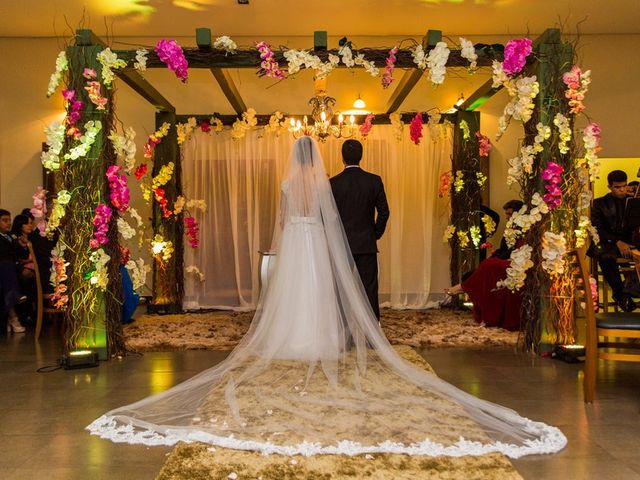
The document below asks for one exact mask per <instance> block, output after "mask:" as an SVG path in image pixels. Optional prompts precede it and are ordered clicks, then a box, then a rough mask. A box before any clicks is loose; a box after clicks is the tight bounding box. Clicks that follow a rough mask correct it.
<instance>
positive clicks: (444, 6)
mask: <svg viewBox="0 0 640 480" xmlns="http://www.w3.org/2000/svg"><path fill="white" fill-rule="evenodd" d="M613 5H615V7H613ZM27 12H29V14H27ZM33 13H36V14H33ZM83 17H84V20H83ZM0 18H2V22H1V23H0V36H20V37H22V36H55V35H60V34H62V33H64V32H65V30H68V28H67V25H69V26H71V28H72V29H75V28H77V27H78V26H79V25H80V24H81V23H83V22H84V26H85V27H86V28H92V29H93V30H94V31H96V32H97V33H98V34H99V35H105V34H106V33H107V27H106V26H105V25H108V27H109V33H110V34H113V35H116V36H154V37H158V36H173V37H179V36H193V31H194V28H195V27H198V26H205V27H210V28H211V29H212V31H213V32H215V33H216V34H220V35H223V34H224V35H232V36H234V35H235V36H276V35H277V36H299V35H303V36H306V35H311V34H312V32H313V31H314V30H327V31H328V32H329V34H330V35H339V36H342V35H349V36H378V35H382V36H385V35H400V36H403V35H405V36H415V35H422V34H424V33H425V31H426V30H427V29H429V28H431V29H438V30H442V31H443V33H444V34H445V35H458V34H464V35H489V34H494V35H497V34H504V35H516V34H523V33H529V34H530V35H536V34H539V33H541V32H542V31H543V30H544V29H545V28H548V27H552V26H557V25H558V24H560V23H561V24H563V25H564V26H565V30H566V31H571V32H574V31H575V30H576V25H577V24H580V30H581V32H582V33H584V34H595V33H597V34H603V33H605V34H606V33H609V34H613V33H615V34H620V33H640V22H639V21H638V20H640V0H615V1H614V2H607V1H603V0H325V1H312V0H306V1H303V0H249V4H248V5H240V4H238V1H237V0H46V1H43V0H2V1H1V2H0Z"/></svg>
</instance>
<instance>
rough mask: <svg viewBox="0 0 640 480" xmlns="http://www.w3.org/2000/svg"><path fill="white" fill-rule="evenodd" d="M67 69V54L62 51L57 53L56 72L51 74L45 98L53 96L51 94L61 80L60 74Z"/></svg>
mask: <svg viewBox="0 0 640 480" xmlns="http://www.w3.org/2000/svg"><path fill="white" fill-rule="evenodd" d="M68 69H69V61H68V60H67V54H66V53H65V51H64V50H62V51H61V52H60V53H58V57H57V58H56V70H55V72H53V73H52V74H51V77H50V78H49V87H48V88H47V97H50V96H51V95H53V93H54V92H55V91H56V89H57V88H58V85H60V80H62V73H63V72H65V71H66V70H68Z"/></svg>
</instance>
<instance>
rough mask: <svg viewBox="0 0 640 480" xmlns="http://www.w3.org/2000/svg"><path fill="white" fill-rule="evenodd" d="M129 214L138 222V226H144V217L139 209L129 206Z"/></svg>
mask: <svg viewBox="0 0 640 480" xmlns="http://www.w3.org/2000/svg"><path fill="white" fill-rule="evenodd" d="M128 212H129V215H131V218H133V219H134V220H135V221H136V223H137V224H138V227H141V226H142V217H140V215H139V214H138V211H137V210H136V209H135V208H133V207H129V210H128Z"/></svg>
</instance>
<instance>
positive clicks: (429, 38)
mask: <svg viewBox="0 0 640 480" xmlns="http://www.w3.org/2000/svg"><path fill="white" fill-rule="evenodd" d="M211 38H212V37H211V30H210V29H208V28H198V29H196V44H197V47H195V48H184V49H183V51H184V55H185V57H186V59H187V61H188V64H189V68H200V69H209V70H210V71H211V73H212V76H213V78H214V79H215V81H216V82H217V83H218V84H219V85H220V88H221V90H222V92H223V93H224V96H225V97H226V99H227V101H228V102H229V104H230V105H231V107H232V108H233V109H234V110H235V112H236V113H237V115H241V114H242V113H243V112H244V111H246V104H245V102H244V100H243V98H242V95H241V92H240V91H239V89H238V88H237V86H236V85H235V84H234V82H233V80H232V78H231V76H230V75H229V73H228V69H230V68H234V69H237V68H245V69H259V68H260V63H261V59H260V55H259V53H258V51H257V50H255V49H252V50H238V51H237V52H236V53H235V54H233V55H227V54H225V52H223V51H220V50H216V49H213V48H212V42H211ZM441 40H442V32H441V31H439V30H429V31H428V32H427V33H426V35H425V36H424V38H423V39H422V45H423V48H424V50H425V53H428V52H429V51H430V50H431V49H433V48H434V47H435V45H436V44H437V43H438V42H440V41H441ZM533 45H534V51H535V52H536V53H537V55H536V58H535V59H534V60H533V61H531V62H530V64H529V65H528V67H527V68H528V69H529V70H530V71H535V72H536V73H537V75H538V77H539V78H544V76H545V72H546V71H547V70H548V61H549V58H551V57H553V58H554V60H553V61H554V62H555V61H556V58H557V57H558V55H559V53H558V52H560V54H562V52H564V55H565V56H566V55H567V54H568V55H571V50H570V46H568V47H569V52H567V51H566V49H567V45H566V44H561V40H560V31H559V30H558V29H549V30H546V31H545V32H544V33H543V34H542V35H541V36H540V37H539V38H538V39H537V40H535V41H534V44H533ZM105 47H107V44H106V43H105V42H104V41H103V40H101V39H100V38H99V37H97V36H96V35H95V34H94V33H93V32H92V31H91V30H86V29H83V30H78V31H77V32H76V38H75V45H74V46H72V47H69V49H70V50H76V51H77V52H85V51H88V53H91V54H88V53H86V54H85V53H83V54H81V55H76V57H78V58H81V59H84V64H83V63H80V64H75V65H73V68H72V70H71V74H72V75H74V72H75V74H76V75H79V73H78V72H82V71H83V68H84V67H88V68H99V64H97V61H96V59H95V54H96V53H97V52H99V51H100V50H102V49H103V48H105ZM327 47H328V45H327V32H325V31H318V32H315V33H314V45H313V51H312V52H311V53H313V54H314V55H317V56H318V57H320V58H321V59H322V60H323V61H326V59H327V57H328V55H329V54H333V55H337V54H338V50H335V49H334V50H330V49H328V48H327ZM113 52H114V53H115V54H116V55H117V56H118V58H120V59H123V60H125V61H126V62H127V63H128V65H132V63H133V61H134V59H135V55H136V51H135V49H133V50H131V49H129V50H118V49H114V50H113ZM358 52H359V53H364V54H365V57H366V58H367V59H368V60H371V61H374V62H376V63H377V64H384V61H385V59H386V58H387V56H388V49H358ZM275 57H276V60H277V61H278V62H279V63H280V64H285V63H286V59H284V57H283V54H282V53H280V52H276V53H275ZM501 57H502V53H501V51H500V50H499V49H498V48H496V49H493V48H485V49H482V50H481V51H479V52H478V60H477V65H478V66H479V67H488V66H491V65H492V62H493V61H494V60H498V61H500V60H501V59H502V58H501ZM396 58H397V60H396V63H395V66H396V67H397V68H404V69H407V70H406V71H405V72H404V74H403V76H402V78H401V79H400V80H399V81H398V82H397V85H396V87H395V89H394V90H393V92H392V94H391V96H390V98H389V100H388V102H387V104H386V107H385V111H384V112H382V113H377V114H375V118H374V119H373V124H387V123H390V122H389V115H390V114H391V113H394V112H396V111H397V110H398V109H399V108H400V106H401V105H402V103H403V101H404V100H405V99H406V98H407V96H408V95H409V93H410V92H411V90H412V89H413V88H414V87H415V86H416V84H417V83H418V81H419V80H420V78H421V77H422V75H423V71H422V70H420V69H419V68H418V67H417V65H416V64H415V63H414V61H413V59H412V56H411V50H408V49H401V50H399V51H398V52H397V54H396ZM545 58H547V60H544V59H545ZM446 66H447V67H465V68H466V67H467V66H468V61H467V60H466V59H465V58H463V57H462V55H461V52H460V50H451V52H450V55H449V58H448V61H447V64H446ZM337 67H338V68H346V67H345V66H344V65H343V64H340V65H338V66H337ZM147 68H166V65H165V64H164V63H163V62H162V61H161V60H160V59H159V58H158V56H157V55H156V53H155V52H153V51H151V52H149V54H148V57H147ZM354 68H359V67H358V66H356V67H354ZM360 68H361V67H360ZM115 74H116V75H117V77H118V78H120V79H121V80H122V81H123V82H124V83H125V84H127V85H128V86H129V87H131V88H132V89H133V90H134V91H135V92H137V93H138V94H139V95H140V96H142V97H143V98H144V99H145V100H147V101H148V102H149V103H150V104H151V105H153V107H154V108H155V109H156V127H157V128H159V127H160V126H161V125H162V124H163V123H165V122H168V123H170V124H171V125H172V126H175V125H176V124H177V123H180V122H184V121H186V119H187V118H189V117H196V118H202V119H205V118H210V117H211V116H213V115H215V116H216V117H217V118H219V119H220V120H221V121H222V122H223V124H225V125H231V124H232V123H233V122H235V121H236V120H237V118H238V117H237V116H236V115H219V114H216V113H215V112H214V113H212V114H210V115H208V116H203V115H189V114H179V113H177V112H176V108H175V106H174V105H172V104H171V102H170V101H169V100H168V99H167V98H165V97H164V96H163V95H162V94H161V93H160V92H159V91H158V90H157V89H156V88H155V87H154V86H153V85H152V84H151V83H149V82H148V81H147V80H146V79H145V78H144V77H143V76H142V75H141V74H140V73H139V72H138V71H137V70H135V69H134V68H132V67H129V66H128V67H126V68H123V69H118V70H116V71H115ZM500 88H501V87H498V88H494V87H493V86H492V81H491V80H489V81H487V82H486V83H485V84H483V85H482V86H481V87H480V88H478V89H477V90H476V91H475V92H474V93H473V94H472V95H470V96H469V98H468V99H467V100H466V101H465V102H464V103H463V104H462V106H461V107H459V109H458V111H457V112H456V113H454V114H448V115H447V118H448V119H449V120H450V121H451V122H452V123H453V125H454V136H453V152H454V154H453V159H452V163H453V165H452V169H453V170H454V171H456V170H463V171H473V172H478V171H480V172H483V173H484V174H485V175H487V177H488V174H489V165H488V159H481V158H480V157H479V155H478V154H477V152H478V141H477V139H476V136H475V133H476V132H479V131H480V114H479V112H478V111H477V109H478V107H480V106H481V105H482V104H483V103H484V102H486V101H487V100H488V99H489V98H491V97H492V96H493V95H495V94H496V93H497V92H498V91H499V90H500ZM551 88H552V87H551V86H545V84H544V82H541V91H540V95H539V96H538V102H539V105H538V108H539V107H540V105H541V104H540V102H545V101H546V99H548V97H549V95H552V92H551V91H550V89H551ZM545 89H546V90H545ZM285 115H289V116H302V115H304V113H303V114H299V113H297V114H296V113H288V114H285ZM412 116H413V115H412V114H407V115H403V117H402V120H403V121H404V122H408V121H410V119H411V118H412ZM269 118H270V112H259V114H258V115H257V120H258V123H259V124H260V125H265V124H268V122H269ZM427 119H428V116H425V121H426V120H427ZM462 122H465V123H466V124H467V125H468V127H469V131H470V134H471V135H470V137H468V138H463V134H462V131H461V128H459V127H460V125H461V124H462ZM154 156H155V158H154V162H153V175H154V176H155V175H157V173H158V172H159V170H160V169H161V168H162V167H163V166H164V165H166V164H168V163H169V162H173V163H174V165H175V170H174V175H173V177H172V179H171V181H170V183H169V184H167V185H166V186H165V190H166V193H167V196H168V197H169V198H172V199H175V198H176V197H177V196H178V195H180V194H181V193H182V187H181V166H180V161H179V159H180V154H179V146H178V142H177V134H176V129H175V128H171V129H170V131H169V134H168V135H167V136H166V137H165V138H164V139H163V141H162V143H160V144H159V145H157V147H156V149H155V153H154ZM102 182H103V183H104V184H105V185H106V181H105V180H104V175H102ZM470 183H471V184H474V182H470ZM105 188H106V187H105ZM483 197H484V198H483ZM483 199H484V201H485V202H486V201H488V195H487V194H486V193H484V194H483V193H482V192H481V188H480V187H479V186H478V185H477V183H475V186H473V185H471V186H469V187H468V188H467V191H466V194H465V198H464V201H457V200H456V198H453V197H452V218H451V223H452V224H454V225H456V224H457V223H462V224H464V223H469V222H470V219H471V217H474V218H475V217H477V218H475V221H476V224H478V223H479V218H480V216H479V213H473V212H479V207H480V204H481V202H482V201H483ZM470 212H472V213H470ZM180 218H181V217H180ZM153 229H154V233H155V232H159V231H162V233H163V235H164V236H165V238H167V239H170V240H171V241H172V242H173V244H174V246H175V254H174V255H173V257H172V258H171V260H169V261H168V262H166V263H165V265H164V268H159V266H158V265H157V262H156V263H155V264H154V274H153V292H154V300H153V307H152V309H153V308H155V309H156V310H161V311H165V312H177V311H180V310H181V308H182V307H181V306H182V297H183V280H184V279H183V270H182V262H183V224H182V222H181V221H175V220H167V219H165V218H163V216H162V212H161V210H160V208H159V205H158V203H157V202H155V201H154V203H153ZM451 246H452V258H451V279H452V282H453V283H457V282H458V281H459V280H460V276H461V275H462V273H463V272H465V271H469V270H471V269H473V268H474V267H475V265H477V261H478V258H477V257H478V255H477V251H475V250H472V249H467V250H462V249H460V248H457V247H458V244H457V239H456V238H455V237H454V238H453V239H452V241H451ZM108 324H109V323H108ZM111 324H115V322H112V323H111Z"/></svg>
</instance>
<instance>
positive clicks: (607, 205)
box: [591, 170, 636, 312]
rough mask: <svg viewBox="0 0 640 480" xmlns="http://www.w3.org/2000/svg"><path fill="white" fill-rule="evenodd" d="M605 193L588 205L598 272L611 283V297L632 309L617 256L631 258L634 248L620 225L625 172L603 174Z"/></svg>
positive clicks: (634, 306)
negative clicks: (596, 237) (595, 236)
mask: <svg viewBox="0 0 640 480" xmlns="http://www.w3.org/2000/svg"><path fill="white" fill-rule="evenodd" d="M607 184H608V186H609V193H607V194H606V195H605V196H603V197H600V198H596V199H595V200H594V201H593V207H592V208H591V223H592V224H593V226H594V227H595V228H596V230H597V231H598V235H599V237H600V245H599V246H598V248H597V250H596V256H597V258H598V264H599V265H600V269H601V270H602V275H603V277H604V279H605V281H606V282H607V284H608V285H609V286H610V287H611V290H612V293H613V299H614V300H615V301H616V302H617V304H618V306H619V307H620V308H621V309H622V310H623V311H625V312H631V311H633V310H635V308H636V304H635V302H634V301H633V299H632V298H631V296H630V295H629V294H628V293H626V292H625V291H624V283H623V281H622V278H621V276H620V268H619V266H618V262H617V259H618V258H620V257H624V258H629V259H631V258H633V254H632V250H633V249H634V248H635V246H634V245H633V242H632V240H631V237H632V231H631V230H630V229H628V228H625V227H624V225H623V219H624V208H625V203H626V199H627V192H628V186H627V174H626V173H625V172H623V171H622V170H613V171H612V172H610V173H609V175H608V176H607Z"/></svg>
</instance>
